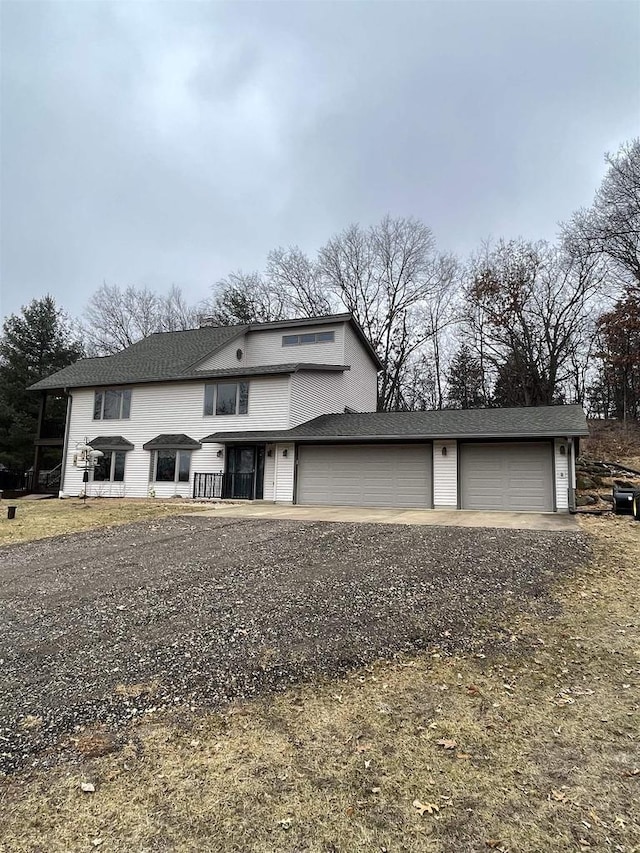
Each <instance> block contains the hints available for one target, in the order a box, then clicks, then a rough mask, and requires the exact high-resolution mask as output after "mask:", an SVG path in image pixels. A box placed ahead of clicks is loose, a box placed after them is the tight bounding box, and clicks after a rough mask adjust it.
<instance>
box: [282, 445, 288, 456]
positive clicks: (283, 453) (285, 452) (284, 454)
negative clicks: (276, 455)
mask: <svg viewBox="0 0 640 853" xmlns="http://www.w3.org/2000/svg"><path fill="white" fill-rule="evenodd" d="M282 455H283V456H288V455H289V451H288V449H287V448H286V447H285V449H284V450H283V451H282Z"/></svg>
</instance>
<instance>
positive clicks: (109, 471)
mask: <svg viewBox="0 0 640 853" xmlns="http://www.w3.org/2000/svg"><path fill="white" fill-rule="evenodd" d="M103 454H104V455H103V456H100V457H99V458H98V459H97V460H96V463H95V466H94V469H93V481H94V483H122V482H124V461H125V452H124V450H103Z"/></svg>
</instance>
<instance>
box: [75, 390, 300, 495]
mask: <svg viewBox="0 0 640 853" xmlns="http://www.w3.org/2000/svg"><path fill="white" fill-rule="evenodd" d="M72 393H73V405H72V410H71V424H70V429H69V441H68V452H67V467H66V472H65V481H64V485H63V487H62V491H63V492H65V493H66V494H71V495H77V494H78V493H79V492H80V491H81V490H82V485H83V484H82V471H81V469H79V468H75V467H74V465H73V456H74V454H75V452H76V445H77V444H83V443H84V441H85V438H86V439H88V440H89V441H91V440H92V439H94V438H95V437H96V436H98V435H123V436H124V437H125V438H126V439H127V440H128V441H130V442H131V443H132V444H133V445H135V448H134V450H130V451H128V452H127V456H126V465H125V480H124V483H114V484H113V485H112V486H110V487H108V489H107V484H104V483H101V484H100V485H99V489H100V491H101V493H102V494H106V493H107V490H108V491H109V493H110V494H116V495H122V494H123V492H124V496H127V497H147V495H148V494H149V488H150V486H151V487H152V488H153V489H154V491H155V494H156V496H157V497H170V496H171V495H174V494H179V495H182V496H183V497H188V496H190V495H191V494H192V493H193V474H194V473H195V472H198V473H202V472H217V471H222V469H223V465H224V459H219V458H218V457H217V455H216V452H217V451H218V450H219V449H220V446H219V445H214V444H204V445H203V446H202V448H201V449H200V450H195V451H193V454H192V457H191V481H190V482H189V483H153V484H150V483H149V464H150V454H149V452H148V451H146V450H143V448H142V445H143V444H145V443H146V442H147V441H150V440H151V439H152V438H155V436H157V435H159V434H161V433H186V434H187V435H188V436H190V437H191V438H194V439H196V441H199V440H200V439H201V438H203V437H204V436H206V435H209V434H210V433H212V432H219V431H222V430H224V431H225V432H227V431H243V430H257V429H286V428H287V427H288V426H289V377H288V376H274V377H255V378H253V379H251V380H250V386H249V412H248V414H246V415H225V416H217V417H216V416H212V417H205V416H204V415H203V402H204V382H171V383H167V384H158V383H153V384H149V385H137V386H133V388H132V394H131V417H130V418H129V419H128V420H109V421H105V420H100V421H94V420H93V395H94V391H93V389H92V388H91V389H76V390H74V391H73V392H72ZM92 489H96V490H97V489H98V484H95V486H93V485H92V486H90V488H89V494H92V493H93V492H92Z"/></svg>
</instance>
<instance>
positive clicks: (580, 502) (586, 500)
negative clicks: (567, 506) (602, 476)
mask: <svg viewBox="0 0 640 853" xmlns="http://www.w3.org/2000/svg"><path fill="white" fill-rule="evenodd" d="M597 503H598V498H597V497H596V496H595V495H576V506H593V504H597Z"/></svg>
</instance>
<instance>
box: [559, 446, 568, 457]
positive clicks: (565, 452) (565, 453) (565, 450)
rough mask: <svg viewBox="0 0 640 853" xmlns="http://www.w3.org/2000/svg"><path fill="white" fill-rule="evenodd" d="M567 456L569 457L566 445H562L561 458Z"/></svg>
mask: <svg viewBox="0 0 640 853" xmlns="http://www.w3.org/2000/svg"><path fill="white" fill-rule="evenodd" d="M566 455H567V448H566V447H565V446H564V444H561V445H560V456H566Z"/></svg>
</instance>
